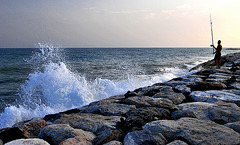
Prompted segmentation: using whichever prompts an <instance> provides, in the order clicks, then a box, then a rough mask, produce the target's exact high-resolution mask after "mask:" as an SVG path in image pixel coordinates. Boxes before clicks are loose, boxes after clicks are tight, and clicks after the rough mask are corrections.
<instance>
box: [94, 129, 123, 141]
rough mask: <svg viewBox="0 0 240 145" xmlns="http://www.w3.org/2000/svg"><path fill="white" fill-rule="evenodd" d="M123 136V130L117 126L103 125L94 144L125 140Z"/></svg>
mask: <svg viewBox="0 0 240 145" xmlns="http://www.w3.org/2000/svg"><path fill="white" fill-rule="evenodd" d="M123 138H124V134H123V131H121V130H119V129H116V128H112V127H108V126H103V127H102V128H100V129H99V130H98V133H97V137H96V138H95V140H94V144H96V145H101V144H104V143H108V142H110V141H114V140H117V141H120V140H123Z"/></svg>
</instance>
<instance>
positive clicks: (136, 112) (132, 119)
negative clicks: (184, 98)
mask: <svg viewBox="0 0 240 145" xmlns="http://www.w3.org/2000/svg"><path fill="white" fill-rule="evenodd" d="M125 116H126V120H125V122H124V124H123V127H122V130H124V131H125V132H129V130H131V129H133V128H138V129H142V126H143V125H145V124H146V123H148V122H151V121H154V120H160V119H169V118H170V112H169V111H168V110H167V109H163V108H157V107H143V108H137V109H133V110H130V111H128V112H127V113H126V115H125Z"/></svg>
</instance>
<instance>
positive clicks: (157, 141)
mask: <svg viewBox="0 0 240 145" xmlns="http://www.w3.org/2000/svg"><path fill="white" fill-rule="evenodd" d="M123 143H124V145H147V144H148V145H150V144H154V145H163V144H166V143H167V140H166V138H165V137H164V136H163V135H162V134H161V133H158V132H154V133H152V132H148V131H146V130H140V131H134V132H130V133H128V134H127V135H126V136H125V138H124V141H123Z"/></svg>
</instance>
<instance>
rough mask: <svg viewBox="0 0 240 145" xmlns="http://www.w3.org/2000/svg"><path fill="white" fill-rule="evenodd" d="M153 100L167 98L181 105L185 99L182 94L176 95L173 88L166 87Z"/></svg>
mask: <svg viewBox="0 0 240 145" xmlns="http://www.w3.org/2000/svg"><path fill="white" fill-rule="evenodd" d="M153 98H166V99H169V100H171V101H172V102H173V103H174V104H180V103H181V102H182V101H183V100H184V99H186V98H185V96H184V95H183V94H182V93H176V92H174V91H173V90H172V87H170V86H166V87H163V88H161V89H160V92H159V93H157V94H155V95H154V96H153Z"/></svg>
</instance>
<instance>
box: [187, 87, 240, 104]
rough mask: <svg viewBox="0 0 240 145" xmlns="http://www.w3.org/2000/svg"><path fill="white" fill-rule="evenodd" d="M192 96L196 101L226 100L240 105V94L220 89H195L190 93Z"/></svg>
mask: <svg viewBox="0 0 240 145" xmlns="http://www.w3.org/2000/svg"><path fill="white" fill-rule="evenodd" d="M190 97H191V98H192V99H193V100H194V101H196V102H209V103H215V102H218V101H225V102H231V103H235V104H237V105H238V106H240V95H236V94H232V93H229V92H225V91H220V90H210V91H194V92H192V93H191V94H190Z"/></svg>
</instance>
